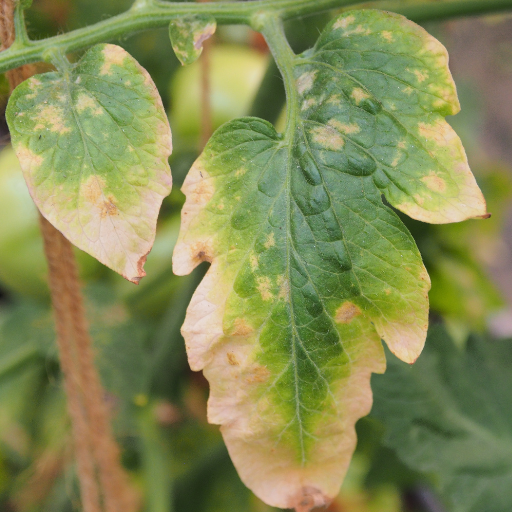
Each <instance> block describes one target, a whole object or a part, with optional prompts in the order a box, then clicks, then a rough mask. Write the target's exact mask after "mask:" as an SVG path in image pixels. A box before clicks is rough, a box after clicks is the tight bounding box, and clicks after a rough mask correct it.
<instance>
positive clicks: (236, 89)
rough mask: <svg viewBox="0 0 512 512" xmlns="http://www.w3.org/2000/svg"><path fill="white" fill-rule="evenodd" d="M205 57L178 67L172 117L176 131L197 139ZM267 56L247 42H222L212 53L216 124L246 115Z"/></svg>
mask: <svg viewBox="0 0 512 512" xmlns="http://www.w3.org/2000/svg"><path fill="white" fill-rule="evenodd" d="M200 61H201V58H200V59H199V60H197V61H196V62H194V63H193V64H191V65H190V66H184V67H182V68H180V69H178V70H177V71H176V73H175V74H174V76H173V79H172V81H171V87H170V102H171V110H170V112H169V117H170V119H171V127H172V129H173V135H175V136H177V138H178V139H179V138H181V139H184V140H185V141H186V142H190V143H191V144H193V143H197V139H198V136H199V133H200V130H201V62H200ZM267 62H268V60H267V57H266V56H265V55H263V54H261V53H259V52H257V51H256V50H252V49H251V48H248V47H245V46H236V45H218V46H214V47H213V48H212V51H211V53H210V88H211V109H212V123H213V128H214V129H216V128H218V127H219V126H220V125H221V124H224V123H225V122H227V121H229V120H230V119H233V118H236V117H241V116H243V115H246V114H247V112H248V110H249V108H250V106H251V103H252V101H253V98H254V96H255V94H256V91H257V90H258V87H259V85H260V83H261V80H262V78H263V75H264V73H265V69H266V67H267Z"/></svg>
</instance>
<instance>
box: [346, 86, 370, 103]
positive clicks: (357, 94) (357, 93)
mask: <svg viewBox="0 0 512 512" xmlns="http://www.w3.org/2000/svg"><path fill="white" fill-rule="evenodd" d="M350 96H351V98H352V99H353V100H354V101H355V102H356V105H359V104H360V103H361V102H362V101H363V100H367V99H368V98H370V95H369V94H368V93H367V92H365V91H363V89H361V88H360V87H356V88H355V89H353V90H352V94H351V95H350Z"/></svg>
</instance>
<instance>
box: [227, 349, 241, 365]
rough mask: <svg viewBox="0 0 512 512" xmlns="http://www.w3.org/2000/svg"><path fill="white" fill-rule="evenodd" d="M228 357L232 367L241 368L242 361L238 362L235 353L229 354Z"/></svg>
mask: <svg viewBox="0 0 512 512" xmlns="http://www.w3.org/2000/svg"><path fill="white" fill-rule="evenodd" d="M226 357H227V360H228V363H229V364H230V365H231V366H240V361H238V359H237V358H236V355H235V353H234V352H228V353H227V354H226Z"/></svg>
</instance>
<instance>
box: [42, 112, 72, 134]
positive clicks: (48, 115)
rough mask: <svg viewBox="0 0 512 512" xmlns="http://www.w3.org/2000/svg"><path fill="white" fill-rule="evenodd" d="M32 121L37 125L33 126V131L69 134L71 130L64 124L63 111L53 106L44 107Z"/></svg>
mask: <svg viewBox="0 0 512 512" xmlns="http://www.w3.org/2000/svg"><path fill="white" fill-rule="evenodd" d="M34 121H37V122H38V124H36V126H34V130H44V129H45V128H47V129H48V130H50V131H52V132H56V133H61V134H62V133H69V132H70V131H71V128H69V126H66V123H65V122H64V116H63V110H62V109H61V108H60V107H57V106H55V105H44V106H43V107H41V108H40V109H39V112H38V113H37V115H36V116H34Z"/></svg>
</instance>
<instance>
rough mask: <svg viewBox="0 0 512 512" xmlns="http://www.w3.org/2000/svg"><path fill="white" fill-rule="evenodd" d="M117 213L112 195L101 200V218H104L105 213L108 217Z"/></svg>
mask: <svg viewBox="0 0 512 512" xmlns="http://www.w3.org/2000/svg"><path fill="white" fill-rule="evenodd" d="M118 213H119V211H118V209H117V206H116V205H115V204H114V198H113V196H108V198H107V200H106V201H104V202H103V205H102V207H101V213H100V215H101V218H102V219H104V218H105V217H106V216H107V215H108V216H109V217H114V216H115V215H117V214H118Z"/></svg>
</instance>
